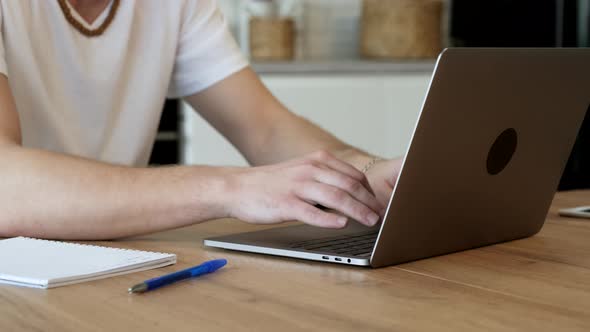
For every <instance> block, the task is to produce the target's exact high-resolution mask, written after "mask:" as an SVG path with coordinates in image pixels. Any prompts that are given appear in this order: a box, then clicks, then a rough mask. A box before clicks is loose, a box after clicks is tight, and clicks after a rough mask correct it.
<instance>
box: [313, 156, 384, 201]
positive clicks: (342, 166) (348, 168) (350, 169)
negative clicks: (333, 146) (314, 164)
mask: <svg viewBox="0 0 590 332" xmlns="http://www.w3.org/2000/svg"><path fill="white" fill-rule="evenodd" d="M313 157H314V159H315V160H316V161H318V162H320V163H322V164H323V165H325V166H327V167H329V168H331V169H333V170H335V171H338V172H340V173H343V174H346V175H348V176H350V177H352V178H353V179H356V180H358V181H360V182H361V183H362V184H363V186H365V188H367V190H368V191H369V192H370V193H372V194H374V192H373V189H372V188H371V185H370V184H369V180H367V177H366V176H365V174H364V173H363V172H361V171H359V170H358V169H356V168H355V167H354V166H352V165H350V164H348V163H346V162H344V161H342V160H340V159H338V158H336V157H334V156H333V155H332V154H331V153H329V152H326V151H319V152H316V153H315V154H314V156H313Z"/></svg>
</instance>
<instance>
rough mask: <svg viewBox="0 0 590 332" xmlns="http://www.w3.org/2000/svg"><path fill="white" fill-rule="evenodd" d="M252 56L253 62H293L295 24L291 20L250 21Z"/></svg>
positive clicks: (253, 19)
mask: <svg viewBox="0 0 590 332" xmlns="http://www.w3.org/2000/svg"><path fill="white" fill-rule="evenodd" d="M250 56H251V57H252V59H253V60H262V61H266V60H275V61H276V60H293V58H294V56H295V22H294V21H293V19H290V18H266V17H253V18H251V19H250Z"/></svg>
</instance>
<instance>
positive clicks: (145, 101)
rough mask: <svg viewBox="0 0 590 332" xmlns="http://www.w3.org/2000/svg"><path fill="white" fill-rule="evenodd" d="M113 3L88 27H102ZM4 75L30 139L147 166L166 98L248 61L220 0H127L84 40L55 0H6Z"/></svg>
mask: <svg viewBox="0 0 590 332" xmlns="http://www.w3.org/2000/svg"><path fill="white" fill-rule="evenodd" d="M111 6H112V2H111V4H110V5H109V7H108V8H107V9H106V10H105V11H104V12H103V13H102V14H101V15H100V16H99V17H98V18H97V19H96V20H95V21H94V22H93V23H92V24H91V25H89V24H87V23H86V22H85V21H84V20H83V19H82V18H81V17H80V16H79V15H77V13H76V12H75V10H73V9H72V8H71V6H70V9H71V12H72V14H73V16H74V18H76V19H77V20H78V21H79V22H81V23H82V24H83V25H84V26H86V27H88V28H90V29H94V28H96V27H98V26H100V25H101V24H102V23H103V22H104V20H105V18H106V17H107V16H108V13H109V11H110V10H111ZM0 11H1V12H0V20H1V22H0V27H1V30H2V36H1V40H0V72H2V73H4V74H6V75H7V76H8V79H9V82H10V86H11V88H12V93H13V95H14V97H15V100H16V106H17V110H18V114H19V117H20V122H21V130H22V135H23V144H24V145H25V146H28V147H36V148H41V149H46V150H51V151H56V152H62V153H67V154H72V155H77V156H83V157H87V158H92V159H95V160H101V161H105V162H110V163H117V164H125V165H135V166H145V165H146V164H147V162H148V158H149V155H150V153H151V149H152V146H153V142H154V140H155V135H156V131H157V127H158V123H159V120H160V116H161V110H162V107H163V104H164V100H165V98H166V96H168V97H183V96H188V95H191V94H193V93H196V92H199V91H201V90H203V89H205V88H207V87H209V86H211V85H213V84H214V83H216V82H218V81H220V80H222V79H224V78H226V77H227V76H229V75H231V74H232V73H234V72H236V71H238V70H240V69H242V68H244V67H245V66H247V65H248V64H247V61H246V60H245V58H244V57H243V56H242V54H241V53H240V51H239V49H238V47H237V45H236V43H235V41H234V40H233V38H232V37H231V35H230V33H229V32H228V29H227V25H226V22H225V20H224V18H223V16H222V15H221V13H220V11H219V10H218V9H217V5H216V1H215V0H121V1H120V6H119V8H118V10H117V12H116V15H115V17H114V20H113V21H112V22H111V24H110V26H108V28H107V29H106V30H105V32H104V33H103V34H102V35H101V36H99V37H86V36H84V35H82V34H81V33H80V32H78V30H76V29H75V28H74V27H73V26H72V25H71V24H70V23H69V22H68V21H67V20H66V18H65V17H64V14H63V12H62V10H61V9H60V7H59V3H58V2H57V0H42V1H41V0H0Z"/></svg>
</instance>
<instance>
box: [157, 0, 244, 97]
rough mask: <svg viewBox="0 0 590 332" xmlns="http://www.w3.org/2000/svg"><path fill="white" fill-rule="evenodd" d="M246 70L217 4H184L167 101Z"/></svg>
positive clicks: (203, 0) (204, 0) (206, 0)
mask: <svg viewBox="0 0 590 332" xmlns="http://www.w3.org/2000/svg"><path fill="white" fill-rule="evenodd" d="M246 66H248V61H247V60H246V58H245V57H244V56H243V54H242V53H241V51H240V49H239V47H238V45H237V43H236V41H235V39H234V38H233V36H232V35H231V33H230V31H229V29H228V25H227V22H226V20H225V18H224V16H223V14H222V13H221V11H220V10H219V8H218V7H217V1H215V0H193V1H187V2H186V6H185V9H184V13H183V22H182V23H181V28H180V36H179V44H178V46H177V51H176V59H175V63H174V70H173V73H172V77H171V80H170V86H169V88H168V97H169V98H179V97H185V96H189V95H192V94H194V93H197V92H199V91H201V90H204V89H206V88H208V87H210V86H211V85H213V84H215V83H217V82H219V81H221V80H223V79H224V78H226V77H228V76H230V75H231V74H233V73H235V72H237V71H239V70H240V69H243V68H244V67H246Z"/></svg>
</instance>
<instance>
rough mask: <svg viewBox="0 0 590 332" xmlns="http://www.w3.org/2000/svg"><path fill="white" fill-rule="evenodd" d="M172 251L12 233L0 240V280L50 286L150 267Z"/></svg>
mask: <svg viewBox="0 0 590 332" xmlns="http://www.w3.org/2000/svg"><path fill="white" fill-rule="evenodd" d="M175 263H176V255H174V254H166V253H159V252H149V251H139V250H128V249H117V248H107V247H99V246H91V245H83V244H75V243H66V242H58V241H47V240H38V239H31V238H25V237H16V238H12V239H7V240H0V283H5V284H13V285H19V286H27V287H35V288H52V287H59V286H65V285H69V284H74V283H79V282H84V281H89V280H95V279H102V278H107V277H112V276H116V275H121V274H127V273H132V272H137V271H143V270H149V269H154V268H158V267H162V266H166V265H172V264H175Z"/></svg>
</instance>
